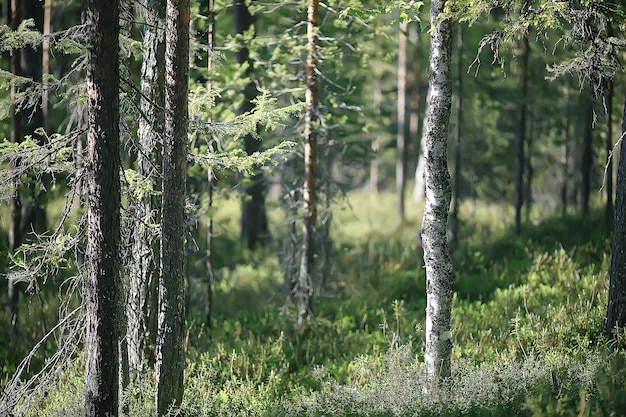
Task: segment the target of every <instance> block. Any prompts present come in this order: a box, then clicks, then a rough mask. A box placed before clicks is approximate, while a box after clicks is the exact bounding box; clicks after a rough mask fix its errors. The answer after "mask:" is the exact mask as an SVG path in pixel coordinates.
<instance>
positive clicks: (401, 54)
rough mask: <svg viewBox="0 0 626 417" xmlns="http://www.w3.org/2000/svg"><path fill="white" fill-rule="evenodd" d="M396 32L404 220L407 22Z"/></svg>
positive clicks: (398, 160) (399, 188) (399, 173)
mask: <svg viewBox="0 0 626 417" xmlns="http://www.w3.org/2000/svg"><path fill="white" fill-rule="evenodd" d="M399 29H400V30H399V34H398V111H397V115H398V116H397V129H398V132H397V136H396V145H397V150H396V193H397V194H398V216H399V218H400V221H403V220H404V194H405V192H404V188H405V185H406V178H405V173H406V144H407V140H406V133H407V123H406V121H407V119H406V109H407V106H406V96H407V83H406V66H407V56H406V55H407V49H408V47H407V46H408V33H407V31H408V24H407V23H406V22H401V23H400V28H399Z"/></svg>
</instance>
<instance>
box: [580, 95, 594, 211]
mask: <svg viewBox="0 0 626 417" xmlns="http://www.w3.org/2000/svg"><path fill="white" fill-rule="evenodd" d="M591 94H592V93H591V92H590V93H589V97H588V98H587V109H586V113H587V114H586V116H587V117H586V120H585V136H584V137H583V153H582V162H581V171H582V181H581V189H580V192H581V204H582V211H583V217H586V216H587V214H589V197H590V195H591V167H592V164H593V153H592V152H593V150H592V142H593V100H592V98H591Z"/></svg>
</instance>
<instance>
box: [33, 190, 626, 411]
mask: <svg viewBox="0 0 626 417" xmlns="http://www.w3.org/2000/svg"><path fill="white" fill-rule="evenodd" d="M238 201H239V200H236V199H234V200H231V201H230V202H227V203H226V204H223V205H222V206H221V207H220V208H218V209H217V211H216V212H215V218H216V228H217V229H216V231H217V235H218V237H217V239H216V243H215V246H216V248H215V252H216V259H215V265H216V276H217V280H216V282H215V286H214V300H215V303H214V306H213V323H212V327H211V328H210V329H209V328H208V327H207V326H205V325H204V324H203V323H202V314H203V313H202V309H203V297H204V292H205V289H204V288H205V286H204V284H203V281H202V278H201V277H202V273H203V272H202V269H201V266H198V265H200V264H202V262H201V259H202V257H201V256H200V255H193V254H190V264H189V265H190V266H189V271H190V272H189V279H190V285H189V287H188V289H189V302H188V306H189V312H188V314H189V317H188V338H187V344H186V352H187V358H188V362H187V367H186V372H185V390H186V391H185V397H184V400H183V406H182V409H181V411H182V412H183V414H184V415H185V416H320V417H321V416H459V415H468V416H507V417H509V416H512V415H520V416H620V415H626V354H625V349H624V348H625V346H626V343H625V341H624V340H619V341H618V342H617V343H614V344H611V345H609V344H608V343H607V342H606V341H605V339H604V336H603V335H604V327H605V314H606V300H607V292H608V280H609V276H608V271H609V264H610V239H609V236H610V233H609V232H607V228H606V222H605V220H604V218H603V214H602V213H603V211H602V210H600V209H598V210H596V211H592V213H591V214H590V215H589V216H588V217H587V218H586V219H583V218H581V217H580V216H579V215H577V214H574V213H572V214H568V215H566V216H560V215H558V216H556V215H555V216H554V217H545V214H544V215H543V216H542V217H539V216H536V217H533V216H532V215H531V216H529V218H528V219H527V221H526V222H525V224H524V227H523V233H522V235H521V236H514V235H513V233H512V229H513V228H512V217H513V216H512V213H511V211H510V210H509V209H505V208H503V207H501V206H497V205H492V204H485V203H476V204H472V203H470V202H467V203H465V204H463V206H462V207H461V228H460V230H459V233H458V243H457V244H456V246H455V247H453V248H452V251H453V256H452V261H453V265H454V275H455V285H456V288H455V291H456V292H455V299H454V309H453V331H452V333H453V343H454V351H453V375H452V377H451V378H450V379H449V380H446V381H444V382H442V383H441V384H440V385H439V386H438V387H436V388H434V389H429V390H426V388H425V386H424V380H423V357H424V309H425V306H426V301H425V274H424V270H423V269H422V268H421V260H420V259H419V258H418V256H417V255H416V240H415V238H416V235H417V232H418V230H419V224H420V222H421V219H420V215H421V209H420V206H419V205H415V204H410V205H409V206H407V215H406V219H405V221H404V222H402V223H400V222H399V221H398V219H397V216H395V212H396V210H395V206H394V204H395V198H394V197H393V196H392V195H391V194H381V195H379V196H377V197H373V196H370V195H369V194H366V193H362V192H361V193H352V194H350V195H349V197H348V199H347V200H342V201H341V202H339V203H337V206H336V207H335V208H334V209H333V227H332V230H333V235H332V243H333V258H332V259H333V261H332V267H331V269H330V273H329V274H328V276H327V277H326V287H325V289H324V290H323V291H322V292H321V293H320V294H318V295H317V297H316V303H315V307H314V313H315V316H314V317H313V318H312V319H311V320H310V322H308V323H307V324H306V325H305V326H304V327H301V328H298V327H297V326H296V325H295V318H294V314H293V311H292V310H291V308H290V307H289V306H288V305H287V306H285V299H286V297H285V290H284V284H283V275H282V272H281V266H280V261H279V257H278V256H277V255H275V254H274V253H275V252H277V250H276V248H277V247H278V246H279V245H278V243H276V247H274V249H273V250H269V249H267V250H266V251H265V252H264V253H262V252H256V253H243V252H241V251H239V242H238V220H237V219H238V209H239V208H238V207H239V203H238ZM281 217H284V216H282V215H281V213H280V211H279V210H278V208H276V209H274V208H272V206H271V205H270V218H271V220H272V224H278V223H277V222H276V220H277V219H279V218H281ZM280 234H281V232H280V230H277V229H275V230H273V236H274V240H275V241H279V240H280V238H279V237H280ZM199 249H200V250H201V249H202V247H201V245H200V247H199ZM233 253H242V254H241V255H239V256H238V255H235V256H233ZM33 320H35V318H33ZM78 359H79V360H77V361H76V362H75V364H74V366H72V367H71V368H70V369H68V370H67V371H66V372H65V373H64V374H63V376H62V377H61V379H60V381H59V385H58V387H56V388H55V389H54V390H51V391H49V392H48V394H47V397H46V398H45V400H44V401H43V402H42V403H41V404H40V406H38V407H35V408H33V409H32V410H31V414H30V415H33V416H61V415H62V416H66V417H67V416H73V415H77V416H78V415H81V414H84V410H83V409H82V408H81V407H82V398H83V397H82V393H83V387H82V371H83V368H82V361H81V360H80V358H78ZM152 380H153V377H152V376H151V375H146V377H145V378H144V380H143V381H142V382H140V383H138V384H137V385H134V386H131V387H130V388H129V389H128V390H127V393H126V396H125V399H126V400H127V401H128V403H129V405H130V410H131V415H134V416H151V415H153V410H154V408H153V407H154V404H153V400H152V395H153V392H154V386H153V383H152V382H151V381H152Z"/></svg>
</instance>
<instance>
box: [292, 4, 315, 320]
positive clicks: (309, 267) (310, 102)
mask: <svg viewBox="0 0 626 417" xmlns="http://www.w3.org/2000/svg"><path fill="white" fill-rule="evenodd" d="M318 8H319V1H318V0H309V7H308V15H307V16H308V23H307V48H308V55H307V62H306V97H305V101H306V103H305V106H306V110H305V116H304V117H305V125H304V190H303V199H304V219H303V224H302V253H301V259H300V273H299V278H298V291H297V292H298V298H299V299H298V325H302V324H303V323H304V321H305V320H306V318H307V317H308V316H309V314H310V313H311V310H312V304H313V290H314V277H315V271H314V267H315V265H314V260H315V253H316V250H317V248H316V245H315V229H316V222H317V134H318V124H319V119H318V112H319V106H318V97H317V91H318V80H317V42H318V36H317V28H318Z"/></svg>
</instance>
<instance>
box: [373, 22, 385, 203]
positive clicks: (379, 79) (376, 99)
mask: <svg viewBox="0 0 626 417" xmlns="http://www.w3.org/2000/svg"><path fill="white" fill-rule="evenodd" d="M382 52H383V50H382V36H381V35H378V34H377V35H376V62H377V65H376V66H377V67H379V66H380V63H381V62H382ZM372 100H373V107H374V116H375V117H376V119H377V120H380V117H381V107H382V102H383V76H382V73H381V71H380V70H378V71H376V74H375V81H374V96H373V97H372ZM373 135H374V137H373V138H372V145H371V149H372V154H373V156H372V160H371V162H370V192H371V193H372V195H378V185H379V184H378V183H379V182H380V179H379V176H380V135H381V132H380V131H379V132H376V131H374V133H373Z"/></svg>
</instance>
